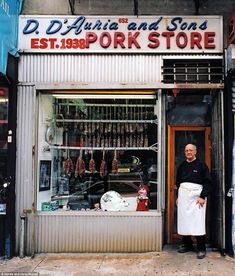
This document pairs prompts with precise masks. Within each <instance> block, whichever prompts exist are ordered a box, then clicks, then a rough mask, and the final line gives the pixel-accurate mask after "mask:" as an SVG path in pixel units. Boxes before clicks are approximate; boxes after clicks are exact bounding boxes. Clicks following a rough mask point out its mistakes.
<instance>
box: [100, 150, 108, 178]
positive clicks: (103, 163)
mask: <svg viewBox="0 0 235 276" xmlns="http://www.w3.org/2000/svg"><path fill="white" fill-rule="evenodd" d="M107 173H108V170H107V163H106V161H105V160H104V151H103V159H102V161H101V164H100V176H101V177H105V176H106V175H107Z"/></svg>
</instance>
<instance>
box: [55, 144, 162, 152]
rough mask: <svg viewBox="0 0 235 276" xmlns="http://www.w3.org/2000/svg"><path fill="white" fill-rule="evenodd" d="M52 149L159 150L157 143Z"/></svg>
mask: <svg viewBox="0 0 235 276" xmlns="http://www.w3.org/2000/svg"><path fill="white" fill-rule="evenodd" d="M50 148H51V149H58V150H92V151H94V150H104V151H105V150H109V151H110V150H114V151H115V150H153V151H155V152H157V151H158V147H157V143H156V144H153V145H151V146H150V147H70V146H50Z"/></svg>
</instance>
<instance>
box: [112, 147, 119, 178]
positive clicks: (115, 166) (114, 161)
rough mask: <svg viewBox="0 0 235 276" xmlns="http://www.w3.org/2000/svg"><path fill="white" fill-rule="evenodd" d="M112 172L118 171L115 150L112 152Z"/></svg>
mask: <svg viewBox="0 0 235 276" xmlns="http://www.w3.org/2000/svg"><path fill="white" fill-rule="evenodd" d="M112 173H115V174H116V173H118V160H117V153H116V150H115V152H114V158H113V161H112Z"/></svg>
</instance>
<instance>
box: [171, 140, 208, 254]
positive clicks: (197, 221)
mask: <svg viewBox="0 0 235 276" xmlns="http://www.w3.org/2000/svg"><path fill="white" fill-rule="evenodd" d="M196 153H197V148H196V146H195V145H193V144H188V145H186V147H185V157H186V160H185V161H183V162H182V163H181V164H180V166H179V168H178V170H177V177H176V186H177V187H178V198H177V201H176V203H177V207H178V208H177V228H178V234H179V235H182V236H183V237H182V241H183V244H182V246H181V247H180V248H179V250H178V252H179V253H186V252H188V251H193V249H194V248H193V242H192V239H191V236H195V237H196V240H197V250H198V252H197V258H198V259H203V258H204V257H205V256H206V245H205V234H206V197H207V196H208V194H209V192H210V189H211V184H212V181H211V175H210V173H209V169H208V167H207V165H206V164H205V163H203V162H201V161H200V160H199V159H197V158H196Z"/></svg>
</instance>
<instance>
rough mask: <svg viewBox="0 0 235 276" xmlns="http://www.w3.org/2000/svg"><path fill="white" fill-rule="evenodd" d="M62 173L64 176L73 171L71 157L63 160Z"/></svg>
mask: <svg viewBox="0 0 235 276" xmlns="http://www.w3.org/2000/svg"><path fill="white" fill-rule="evenodd" d="M63 165H64V174H65V176H68V175H69V173H73V172H74V165H73V161H72V160H71V158H69V157H68V158H67V159H66V160H65V161H64V164H63Z"/></svg>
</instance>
